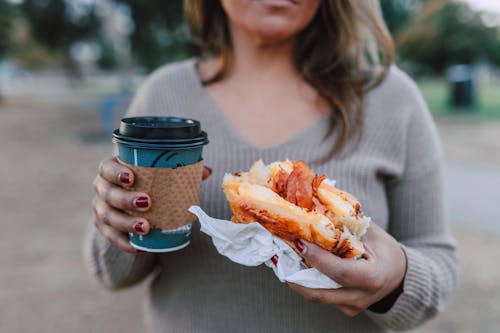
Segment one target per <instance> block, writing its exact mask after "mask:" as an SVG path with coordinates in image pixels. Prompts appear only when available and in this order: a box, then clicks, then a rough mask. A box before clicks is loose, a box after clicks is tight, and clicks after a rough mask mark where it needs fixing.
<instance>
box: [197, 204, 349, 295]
mask: <svg viewBox="0 0 500 333" xmlns="http://www.w3.org/2000/svg"><path fill="white" fill-rule="evenodd" d="M189 211H190V212H191V213H193V214H194V215H196V216H197V217H198V219H199V221H200V224H201V231H202V232H204V233H206V234H207V235H209V236H210V237H212V241H213V243H214V245H215V247H216V248H217V251H218V252H219V253H220V254H222V255H223V256H226V257H228V258H229V259H231V260H232V261H234V262H236V263H238V264H241V265H245V266H258V265H261V264H263V263H265V264H266V266H268V267H271V268H272V269H273V271H274V274H276V276H277V277H278V279H279V280H280V281H281V282H285V281H288V282H293V283H296V284H298V285H301V286H304V287H308V288H321V289H336V288H340V287H341V285H340V284H338V283H337V282H335V281H333V280H332V279H330V278H329V277H328V276H326V275H324V274H323V273H321V272H320V271H318V270H317V269H315V268H307V267H306V266H305V265H304V264H303V263H302V259H301V258H300V256H299V255H297V253H295V251H293V250H292V248H291V247H290V246H288V244H286V243H285V242H284V241H282V240H281V239H279V238H278V237H276V236H273V235H272V234H271V233H270V232H269V231H267V230H266V229H265V228H264V227H263V226H261V225H260V224H259V223H257V222H253V223H248V224H237V223H233V222H231V221H226V220H219V219H214V218H211V217H210V216H208V215H207V214H206V213H205V212H204V211H203V210H202V209H201V208H200V207H199V206H191V207H190V208H189ZM274 255H277V256H278V264H277V265H276V266H275V265H274V264H273V262H272V261H271V258H272V257H273V256H274Z"/></svg>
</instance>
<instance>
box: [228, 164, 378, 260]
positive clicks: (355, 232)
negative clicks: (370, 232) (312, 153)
mask: <svg viewBox="0 0 500 333" xmlns="http://www.w3.org/2000/svg"><path fill="white" fill-rule="evenodd" d="M325 179H326V176H317V175H316V174H315V173H314V171H312V170H311V169H310V168H308V166H307V165H306V164H305V162H304V161H297V162H295V161H288V160H287V161H284V162H274V163H271V164H269V165H267V166H266V165H265V164H264V163H263V162H262V160H258V161H256V162H254V163H253V164H252V166H251V168H250V170H249V171H248V172H238V173H235V174H226V175H225V176H224V179H223V182H222V188H223V190H224V193H225V195H226V198H227V199H228V200H229V204H230V207H231V210H232V212H233V217H232V219H231V220H232V221H233V222H235V223H250V222H258V223H260V224H261V225H262V226H264V227H265V228H266V229H267V230H269V231H270V232H271V233H272V234H274V235H276V236H278V237H280V238H282V239H283V240H285V241H287V242H288V243H289V244H293V242H294V241H295V240H296V239H304V240H306V241H309V242H312V243H315V244H317V245H319V246H321V247H322V248H324V249H325V250H327V251H329V252H332V253H334V254H336V255H338V256H340V257H343V258H357V257H360V256H361V255H362V254H363V253H364V247H363V244H362V242H361V240H360V238H361V236H362V235H363V234H364V233H365V232H366V229H367V227H368V225H369V222H370V219H369V218H368V217H366V216H364V215H363V213H362V211H361V204H360V203H359V201H358V199H357V198H356V197H354V196H353V195H352V194H349V193H347V192H345V191H341V190H339V189H337V188H335V187H333V186H330V185H328V184H326V182H324V180H325Z"/></svg>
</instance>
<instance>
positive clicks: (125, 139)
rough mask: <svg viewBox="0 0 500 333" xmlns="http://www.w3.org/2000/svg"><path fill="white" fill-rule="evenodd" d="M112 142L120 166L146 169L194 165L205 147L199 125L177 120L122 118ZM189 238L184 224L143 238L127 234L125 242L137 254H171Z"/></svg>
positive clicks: (199, 159) (205, 138) (156, 231)
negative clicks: (121, 163)
mask: <svg viewBox="0 0 500 333" xmlns="http://www.w3.org/2000/svg"><path fill="white" fill-rule="evenodd" d="M112 141H113V142H114V143H116V144H117V146H118V156H119V158H120V160H121V161H122V162H124V163H127V164H131V165H134V166H139V167H147V168H177V167H182V166H187V165H190V164H194V163H197V162H199V161H201V160H202V151H203V146H204V145H206V144H208V138H207V134H206V133H205V132H203V131H202V130H201V125H200V122H199V121H197V120H193V119H184V118H177V117H133V118H124V119H122V120H121V123H120V128H119V129H116V130H115V131H114V132H113V139H112ZM200 181H201V176H200ZM176 190H179V189H176ZM155 200H161V198H155ZM153 222H154V221H153ZM190 236H191V224H187V225H185V226H182V227H180V228H177V229H173V230H162V229H158V228H151V229H150V232H149V233H148V234H147V235H137V234H134V233H130V234H129V241H130V244H131V245H132V246H133V247H134V248H136V249H138V250H143V251H147V252H172V251H176V250H180V249H182V248H184V247H186V246H187V245H189V243H190Z"/></svg>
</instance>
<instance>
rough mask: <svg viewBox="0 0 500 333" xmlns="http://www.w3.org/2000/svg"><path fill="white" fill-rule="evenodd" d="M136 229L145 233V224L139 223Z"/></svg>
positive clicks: (135, 225) (135, 226)
mask: <svg viewBox="0 0 500 333" xmlns="http://www.w3.org/2000/svg"><path fill="white" fill-rule="evenodd" d="M134 229H135V231H137V232H144V222H137V223H136V224H134Z"/></svg>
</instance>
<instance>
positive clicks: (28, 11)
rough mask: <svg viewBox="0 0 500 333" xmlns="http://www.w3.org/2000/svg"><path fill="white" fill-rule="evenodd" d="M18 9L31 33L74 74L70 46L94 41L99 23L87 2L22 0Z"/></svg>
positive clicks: (92, 6)
mask: <svg viewBox="0 0 500 333" xmlns="http://www.w3.org/2000/svg"><path fill="white" fill-rule="evenodd" d="M21 9H22V10H23V12H24V15H25V16H26V19H27V21H28V22H29V24H30V30H31V34H32V35H33V36H34V37H35V38H36V39H37V40H38V41H40V42H41V43H43V44H44V45H46V46H48V47H49V48H50V49H52V50H54V51H56V52H59V53H61V55H62V58H63V60H64V64H63V65H64V67H65V68H66V69H69V70H70V71H71V72H73V73H74V72H76V70H77V67H76V64H75V62H74V59H72V58H71V56H70V47H71V45H72V44H73V43H75V42H78V41H86V40H90V39H92V38H95V36H97V34H98V33H99V28H100V22H99V18H98V16H97V15H96V13H95V6H94V5H93V4H92V3H91V2H82V1H69V0H24V1H23V3H22V4H21Z"/></svg>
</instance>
